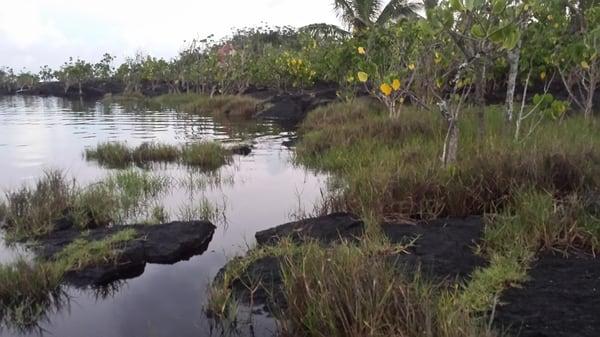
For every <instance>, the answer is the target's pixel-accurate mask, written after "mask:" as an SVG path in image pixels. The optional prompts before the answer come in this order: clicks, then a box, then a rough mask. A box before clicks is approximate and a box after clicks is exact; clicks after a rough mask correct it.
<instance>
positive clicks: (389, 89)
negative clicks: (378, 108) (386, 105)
mask: <svg viewBox="0 0 600 337" xmlns="http://www.w3.org/2000/svg"><path fill="white" fill-rule="evenodd" d="M379 90H381V92H382V93H383V94H384V95H386V96H389V95H391V94H392V87H391V86H390V85H389V84H387V83H383V84H381V86H379Z"/></svg>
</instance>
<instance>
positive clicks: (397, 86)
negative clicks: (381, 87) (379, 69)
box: [392, 79, 400, 90]
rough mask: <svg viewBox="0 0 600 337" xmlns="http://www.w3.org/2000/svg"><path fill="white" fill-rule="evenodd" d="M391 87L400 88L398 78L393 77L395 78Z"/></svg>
mask: <svg viewBox="0 0 600 337" xmlns="http://www.w3.org/2000/svg"><path fill="white" fill-rule="evenodd" d="M392 88H393V89H394V90H398V89H400V80H398V79H395V80H394V81H393V82H392Z"/></svg>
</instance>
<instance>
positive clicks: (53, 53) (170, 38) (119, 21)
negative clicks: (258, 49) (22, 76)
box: [0, 0, 340, 72]
mask: <svg viewBox="0 0 600 337" xmlns="http://www.w3.org/2000/svg"><path fill="white" fill-rule="evenodd" d="M316 22H326V23H332V24H340V22H339V20H338V18H337V17H336V15H335V13H334V12H333V7H332V1H330V0H211V1H208V0H166V1H158V0H0V66H9V67H12V68H13V69H15V70H16V71H18V70H21V69H23V68H24V67H25V68H26V69H28V70H31V71H35V72H37V71H38V70H39V67H40V66H42V65H49V66H50V67H57V66H60V65H61V64H62V63H63V62H64V61H66V60H67V59H68V58H69V57H70V56H73V57H74V58H77V57H79V58H83V59H85V60H88V61H91V62H97V61H99V60H100V57H101V56H102V54H104V53H106V52H109V53H110V54H112V55H115V56H117V62H119V61H122V60H123V59H124V58H125V57H126V56H131V55H133V54H135V53H136V52H137V51H142V52H144V53H147V54H151V55H153V56H157V57H163V58H166V59H168V58H171V57H173V56H175V55H177V53H178V51H179V50H180V49H181V47H182V46H183V44H184V41H186V40H187V41H190V40H191V39H193V38H197V37H200V38H203V37H206V36H208V35H210V34H215V36H216V37H219V38H220V37H224V36H226V35H228V34H229V33H230V32H231V31H232V29H233V28H243V27H255V26H260V25H263V24H265V23H266V24H269V25H271V26H276V25H280V26H283V25H289V26H295V27H300V26H303V25H307V24H310V23H316Z"/></svg>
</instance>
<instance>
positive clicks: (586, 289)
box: [495, 254, 600, 337]
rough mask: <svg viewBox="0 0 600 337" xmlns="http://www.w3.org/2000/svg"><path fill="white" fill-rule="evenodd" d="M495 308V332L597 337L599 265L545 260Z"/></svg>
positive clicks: (585, 259) (586, 259) (575, 259)
mask: <svg viewBox="0 0 600 337" xmlns="http://www.w3.org/2000/svg"><path fill="white" fill-rule="evenodd" d="M500 303H501V305H499V306H498V307H497V308H496V321H495V324H496V326H497V327H498V328H500V329H502V330H505V329H507V328H509V329H510V331H511V332H514V333H515V334H518V335H519V336H521V337H597V336H598V335H599V334H600V259H598V258H594V257H591V256H583V255H573V256H570V257H564V256H557V255H552V254H546V255H543V256H541V257H540V258H539V260H538V261H537V262H536V263H535V264H534V266H533V269H531V270H530V271H529V281H528V282H526V283H525V284H523V286H522V287H516V288H511V289H507V290H506V291H505V292H504V293H503V294H502V296H501V297H500Z"/></svg>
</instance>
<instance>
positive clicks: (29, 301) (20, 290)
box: [0, 259, 63, 330]
mask: <svg viewBox="0 0 600 337" xmlns="http://www.w3.org/2000/svg"><path fill="white" fill-rule="evenodd" d="M62 276H63V273H62V270H61V269H60V268H57V267H56V266H55V265H54V264H53V263H32V262H30V261H27V260H25V259H19V260H17V261H16V262H14V263H12V264H10V265H0V323H2V325H9V326H14V327H15V328H17V329H19V330H27V329H28V328H31V327H35V326H36V324H37V322H38V321H39V320H40V319H41V318H43V317H44V315H45V313H46V312H47V311H48V310H50V309H51V308H53V307H57V306H61V304H62V302H63V297H62V294H61V290H60V282H61V280H62ZM0 326H1V325H0Z"/></svg>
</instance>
